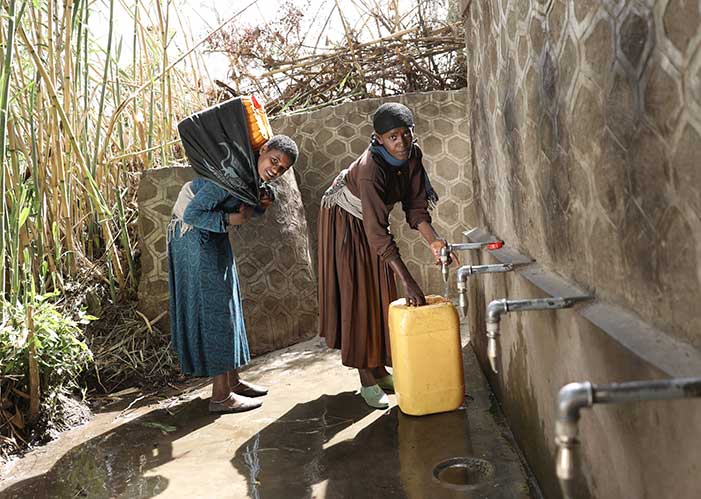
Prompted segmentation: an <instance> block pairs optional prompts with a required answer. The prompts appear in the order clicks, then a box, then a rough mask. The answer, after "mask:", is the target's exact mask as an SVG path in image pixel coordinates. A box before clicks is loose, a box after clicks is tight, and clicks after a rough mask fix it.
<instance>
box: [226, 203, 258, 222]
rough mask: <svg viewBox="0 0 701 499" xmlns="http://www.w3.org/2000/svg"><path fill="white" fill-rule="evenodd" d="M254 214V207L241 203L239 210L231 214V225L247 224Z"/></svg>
mask: <svg viewBox="0 0 701 499" xmlns="http://www.w3.org/2000/svg"><path fill="white" fill-rule="evenodd" d="M252 216H253V207H252V206H249V205H247V204H243V203H242V204H241V206H240V207H239V211H237V212H236V213H230V214H229V225H241V224H245V223H246V222H248V221H249V220H250V218H251V217H252Z"/></svg>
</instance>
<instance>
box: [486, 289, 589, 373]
mask: <svg viewBox="0 0 701 499" xmlns="http://www.w3.org/2000/svg"><path fill="white" fill-rule="evenodd" d="M591 299H593V296H571V297H566V298H562V297H558V298H537V299H533V300H507V299H501V300H492V301H491V302H490V303H489V305H487V320H486V322H487V339H488V340H487V357H488V358H489V363H490V365H491V366H492V371H494V372H495V373H498V372H499V371H498V370H497V360H498V357H499V350H500V347H499V342H498V341H497V340H498V338H499V335H500V333H499V323H500V321H501V316H502V315H503V314H505V313H507V312H521V311H525V310H557V309H561V308H570V307H571V306H573V305H574V304H576V303H578V302H581V301H588V300H591Z"/></svg>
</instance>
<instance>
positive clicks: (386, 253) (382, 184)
mask: <svg viewBox="0 0 701 499" xmlns="http://www.w3.org/2000/svg"><path fill="white" fill-rule="evenodd" d="M422 157H423V154H422V152H421V149H419V147H418V146H414V154H412V158H411V159H410V160H409V161H408V162H407V164H405V165H404V166H400V167H393V166H390V165H388V164H387V163H386V162H385V161H384V160H383V159H382V158H381V157H380V156H377V155H375V154H372V153H371V152H370V149H367V150H366V151H365V152H364V153H363V154H362V155H361V156H360V157H359V158H358V159H356V160H355V161H354V162H353V163H352V164H351V165H350V167H349V168H348V169H349V172H348V175H347V177H346V182H347V186H348V189H350V191H351V192H352V193H353V194H354V195H355V196H357V197H359V198H360V200H361V202H362V207H363V226H364V228H365V234H366V235H367V238H368V242H369V244H370V249H372V250H373V251H374V252H375V253H376V254H378V255H379V256H380V257H382V258H383V259H384V260H392V259H394V258H398V257H399V248H398V247H397V244H396V243H395V242H394V238H393V237H392V234H390V232H389V213H390V211H392V208H393V207H394V204H395V203H397V202H400V201H401V203H402V209H403V210H404V213H405V214H406V221H407V223H408V224H409V226H410V227H411V228H412V229H416V228H417V227H418V226H419V224H420V223H421V222H429V223H430V222H431V216H430V215H429V213H428V201H427V200H426V188H425V186H424V175H423V170H424V166H423V162H422V161H421V159H422Z"/></svg>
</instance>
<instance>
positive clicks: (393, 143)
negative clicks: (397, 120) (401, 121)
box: [375, 127, 414, 161]
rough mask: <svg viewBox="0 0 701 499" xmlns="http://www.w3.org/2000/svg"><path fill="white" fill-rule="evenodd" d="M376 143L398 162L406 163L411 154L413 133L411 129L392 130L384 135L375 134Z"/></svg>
mask: <svg viewBox="0 0 701 499" xmlns="http://www.w3.org/2000/svg"><path fill="white" fill-rule="evenodd" d="M375 137H376V138H377V142H379V143H380V144H382V145H383V146H385V149H387V152H389V153H390V154H391V155H392V156H394V157H395V158H397V159H398V160H399V161H406V160H407V159H409V155H410V154H411V145H412V142H413V141H414V131H413V130H412V129H411V128H407V127H400V128H393V129H391V130H389V131H388V132H385V133H376V134H375Z"/></svg>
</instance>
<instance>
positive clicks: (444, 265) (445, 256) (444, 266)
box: [440, 239, 504, 282]
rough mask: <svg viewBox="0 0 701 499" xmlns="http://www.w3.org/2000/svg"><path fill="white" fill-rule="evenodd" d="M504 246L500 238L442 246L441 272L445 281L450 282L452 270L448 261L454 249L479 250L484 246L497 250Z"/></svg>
mask: <svg viewBox="0 0 701 499" xmlns="http://www.w3.org/2000/svg"><path fill="white" fill-rule="evenodd" d="M503 246H504V241H502V240H500V239H497V240H494V241H487V242H479V243H452V244H451V243H446V244H445V246H443V247H442V248H441V254H440V260H441V274H443V282H448V276H449V274H450V270H449V267H448V262H449V261H450V253H452V252H454V251H467V250H479V249H482V248H487V249H488V250H495V249H499V248H502V247H503Z"/></svg>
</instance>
